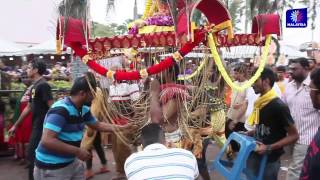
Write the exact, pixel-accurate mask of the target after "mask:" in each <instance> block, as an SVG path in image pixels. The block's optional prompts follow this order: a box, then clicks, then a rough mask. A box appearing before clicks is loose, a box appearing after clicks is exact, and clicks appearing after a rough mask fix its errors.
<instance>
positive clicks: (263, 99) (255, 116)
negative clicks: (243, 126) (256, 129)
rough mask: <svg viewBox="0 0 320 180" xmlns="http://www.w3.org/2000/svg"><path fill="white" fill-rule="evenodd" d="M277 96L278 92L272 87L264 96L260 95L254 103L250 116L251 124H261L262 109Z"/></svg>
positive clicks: (249, 121)
mask: <svg viewBox="0 0 320 180" xmlns="http://www.w3.org/2000/svg"><path fill="white" fill-rule="evenodd" d="M276 97H277V93H276V91H275V90H274V89H271V90H270V91H268V92H267V93H266V94H264V95H263V96H260V97H259V98H258V99H257V100H256V102H255V103H254V109H253V112H252V113H251V115H250V116H249V119H248V123H249V125H250V126H253V125H256V124H259V120H260V119H259V116H260V110H261V109H262V108H263V107H264V106H265V105H267V104H268V103H269V102H270V101H271V100H273V99H274V98H276Z"/></svg>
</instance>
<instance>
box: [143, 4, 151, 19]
mask: <svg viewBox="0 0 320 180" xmlns="http://www.w3.org/2000/svg"><path fill="white" fill-rule="evenodd" d="M151 6H152V0H147V1H146V8H145V10H144V13H143V16H142V19H145V18H147V16H148V15H149V11H150V8H151Z"/></svg>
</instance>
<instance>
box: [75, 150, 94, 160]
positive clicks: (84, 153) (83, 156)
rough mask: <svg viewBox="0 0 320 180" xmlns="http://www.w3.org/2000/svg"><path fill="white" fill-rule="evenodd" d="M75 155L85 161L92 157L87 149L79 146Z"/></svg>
mask: <svg viewBox="0 0 320 180" xmlns="http://www.w3.org/2000/svg"><path fill="white" fill-rule="evenodd" d="M76 156H77V157H78V158H79V159H80V160H82V161H87V160H89V159H91V158H92V155H91V154H90V153H89V151H87V150H85V149H81V148H79V150H78V152H77V154H76Z"/></svg>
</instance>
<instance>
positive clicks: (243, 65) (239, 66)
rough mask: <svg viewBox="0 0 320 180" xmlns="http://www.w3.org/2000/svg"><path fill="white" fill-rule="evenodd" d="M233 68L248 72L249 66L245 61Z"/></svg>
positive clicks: (236, 70)
mask: <svg viewBox="0 0 320 180" xmlns="http://www.w3.org/2000/svg"><path fill="white" fill-rule="evenodd" d="M233 70H234V71H235V72H238V73H246V71H247V66H246V65H245V64H244V63H239V64H238V65H236V67H235V68H234V69H233Z"/></svg>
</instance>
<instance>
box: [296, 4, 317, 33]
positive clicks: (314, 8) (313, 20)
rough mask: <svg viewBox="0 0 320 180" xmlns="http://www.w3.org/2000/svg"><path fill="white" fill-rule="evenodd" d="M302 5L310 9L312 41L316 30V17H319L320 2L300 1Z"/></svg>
mask: <svg viewBox="0 0 320 180" xmlns="http://www.w3.org/2000/svg"><path fill="white" fill-rule="evenodd" d="M299 2H300V3H301V4H303V5H305V6H307V7H308V8H309V11H308V19H309V20H311V30H312V39H313V33H314V30H315V28H316V24H315V23H316V17H317V9H319V7H320V3H319V2H318V0H300V1H299Z"/></svg>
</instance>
